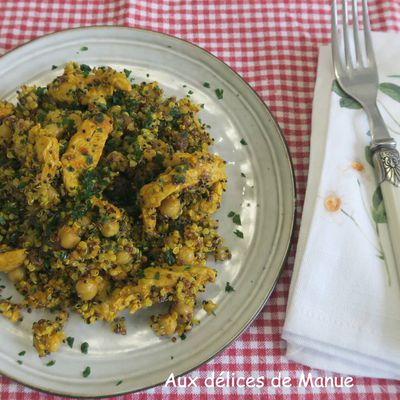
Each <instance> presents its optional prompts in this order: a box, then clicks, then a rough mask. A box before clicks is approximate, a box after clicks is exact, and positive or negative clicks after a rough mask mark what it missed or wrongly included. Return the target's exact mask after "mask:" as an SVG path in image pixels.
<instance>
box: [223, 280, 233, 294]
mask: <svg viewBox="0 0 400 400" xmlns="http://www.w3.org/2000/svg"><path fill="white" fill-rule="evenodd" d="M234 291H235V289H234V288H233V287H232V286H231V285H230V283H229V282H226V284H225V292H227V293H230V292H234Z"/></svg>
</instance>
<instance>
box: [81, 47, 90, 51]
mask: <svg viewBox="0 0 400 400" xmlns="http://www.w3.org/2000/svg"><path fill="white" fill-rule="evenodd" d="M88 50H89V47H87V46H82V47H81V51H88Z"/></svg>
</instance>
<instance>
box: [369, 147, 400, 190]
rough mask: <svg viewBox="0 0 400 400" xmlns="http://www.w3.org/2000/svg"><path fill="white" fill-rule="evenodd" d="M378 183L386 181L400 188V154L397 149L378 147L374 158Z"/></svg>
mask: <svg viewBox="0 0 400 400" xmlns="http://www.w3.org/2000/svg"><path fill="white" fill-rule="evenodd" d="M372 161H373V164H374V167H375V171H376V176H377V180H378V183H379V184H381V183H382V182H384V181H385V180H386V181H388V182H390V183H391V184H392V185H394V186H397V187H400V154H399V151H398V150H397V149H396V148H395V147H389V146H385V147H378V148H377V149H376V150H375V151H374V153H373V156H372Z"/></svg>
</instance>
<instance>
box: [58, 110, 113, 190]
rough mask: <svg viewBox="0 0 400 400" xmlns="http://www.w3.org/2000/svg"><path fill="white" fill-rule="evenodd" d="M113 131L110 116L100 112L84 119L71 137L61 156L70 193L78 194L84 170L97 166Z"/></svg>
mask: <svg viewBox="0 0 400 400" xmlns="http://www.w3.org/2000/svg"><path fill="white" fill-rule="evenodd" d="M111 131H112V124H111V120H110V118H109V117H108V116H107V115H104V114H98V115H97V116H95V117H94V118H93V119H87V120H85V121H83V122H82V124H81V125H80V127H79V129H78V131H77V132H76V133H75V135H73V136H72V138H71V139H70V141H69V143H68V147H67V150H66V152H65V153H64V154H63V156H62V157H61V163H62V168H63V180H64V185H65V187H66V189H67V191H68V193H69V194H70V195H76V194H77V192H78V189H79V177H80V176H81V174H82V172H83V171H84V170H91V169H94V168H96V166H97V164H98V162H99V160H100V157H101V154H102V152H103V148H104V145H105V143H106V141H107V138H108V135H109V133H110V132H111Z"/></svg>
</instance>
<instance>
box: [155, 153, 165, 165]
mask: <svg viewBox="0 0 400 400" xmlns="http://www.w3.org/2000/svg"><path fill="white" fill-rule="evenodd" d="M164 160H165V157H164V155H163V154H161V153H156V155H155V156H154V161H155V162H156V163H157V164H160V165H162V163H163V161H164Z"/></svg>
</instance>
